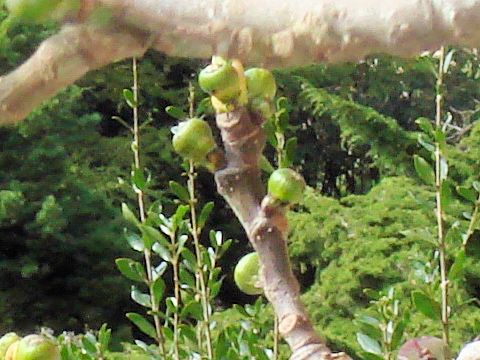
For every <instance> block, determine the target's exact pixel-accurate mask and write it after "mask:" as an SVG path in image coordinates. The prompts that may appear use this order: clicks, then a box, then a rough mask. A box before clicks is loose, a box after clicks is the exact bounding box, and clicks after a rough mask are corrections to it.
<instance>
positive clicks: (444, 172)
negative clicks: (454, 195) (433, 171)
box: [440, 156, 448, 180]
mask: <svg viewBox="0 0 480 360" xmlns="http://www.w3.org/2000/svg"><path fill="white" fill-rule="evenodd" d="M447 176H448V163H447V159H445V158H444V157H443V156H441V157H440V179H441V180H446V179H447Z"/></svg>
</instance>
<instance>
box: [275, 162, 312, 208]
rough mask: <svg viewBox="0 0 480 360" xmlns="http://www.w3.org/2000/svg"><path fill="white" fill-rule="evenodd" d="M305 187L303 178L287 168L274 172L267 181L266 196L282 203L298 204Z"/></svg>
mask: <svg viewBox="0 0 480 360" xmlns="http://www.w3.org/2000/svg"><path fill="white" fill-rule="evenodd" d="M305 187H306V184H305V180H304V179H303V176H302V175H300V174H299V173H297V172H296V171H294V170H292V169H288V168H283V169H278V170H275V171H274V172H273V173H272V175H270V179H268V194H269V195H270V196H271V197H273V198H274V199H276V200H279V201H281V202H283V203H288V204H295V203H298V202H299V201H300V200H302V197H303V192H304V191H305Z"/></svg>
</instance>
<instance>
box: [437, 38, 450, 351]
mask: <svg viewBox="0 0 480 360" xmlns="http://www.w3.org/2000/svg"><path fill="white" fill-rule="evenodd" d="M444 60H445V48H444V47H443V46H442V47H441V49H440V59H439V65H438V75H437V86H436V88H437V90H436V100H435V101H436V114H435V126H436V130H437V131H442V107H443V100H444V99H443V90H444V89H443V85H444V84H443V65H444ZM442 166H443V165H442V151H441V148H440V143H439V141H438V140H436V142H435V189H436V191H435V199H436V215H437V229H438V245H439V253H440V278H441V284H440V288H441V291H442V327H443V331H442V336H443V342H444V346H445V347H446V348H447V347H448V344H449V321H448V320H449V319H448V318H449V314H448V311H449V305H448V300H449V299H448V290H449V288H448V285H449V284H448V275H447V264H446V250H447V249H446V247H447V244H446V242H445V224H444V220H443V217H444V212H443V207H442V183H443V179H442Z"/></svg>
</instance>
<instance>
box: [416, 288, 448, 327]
mask: <svg viewBox="0 0 480 360" xmlns="http://www.w3.org/2000/svg"><path fill="white" fill-rule="evenodd" d="M412 302H413V305H414V306H415V308H416V309H417V310H418V311H420V312H421V313H422V314H423V315H425V316H427V317H428V318H430V319H432V320H435V321H437V320H439V319H440V311H441V308H440V304H439V303H438V302H437V301H435V300H434V299H431V298H430V297H429V296H428V295H427V294H425V293H424V292H422V291H417V290H416V291H413V292H412Z"/></svg>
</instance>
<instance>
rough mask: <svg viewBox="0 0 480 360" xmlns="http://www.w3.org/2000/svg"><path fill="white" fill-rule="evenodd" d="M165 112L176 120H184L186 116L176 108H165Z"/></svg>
mask: <svg viewBox="0 0 480 360" xmlns="http://www.w3.org/2000/svg"><path fill="white" fill-rule="evenodd" d="M165 112H166V113H167V114H168V115H170V116H171V117H173V118H175V119H177V120H184V119H186V118H187V114H185V113H184V112H183V110H182V109H180V108H178V107H176V106H167V107H166V108H165Z"/></svg>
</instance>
